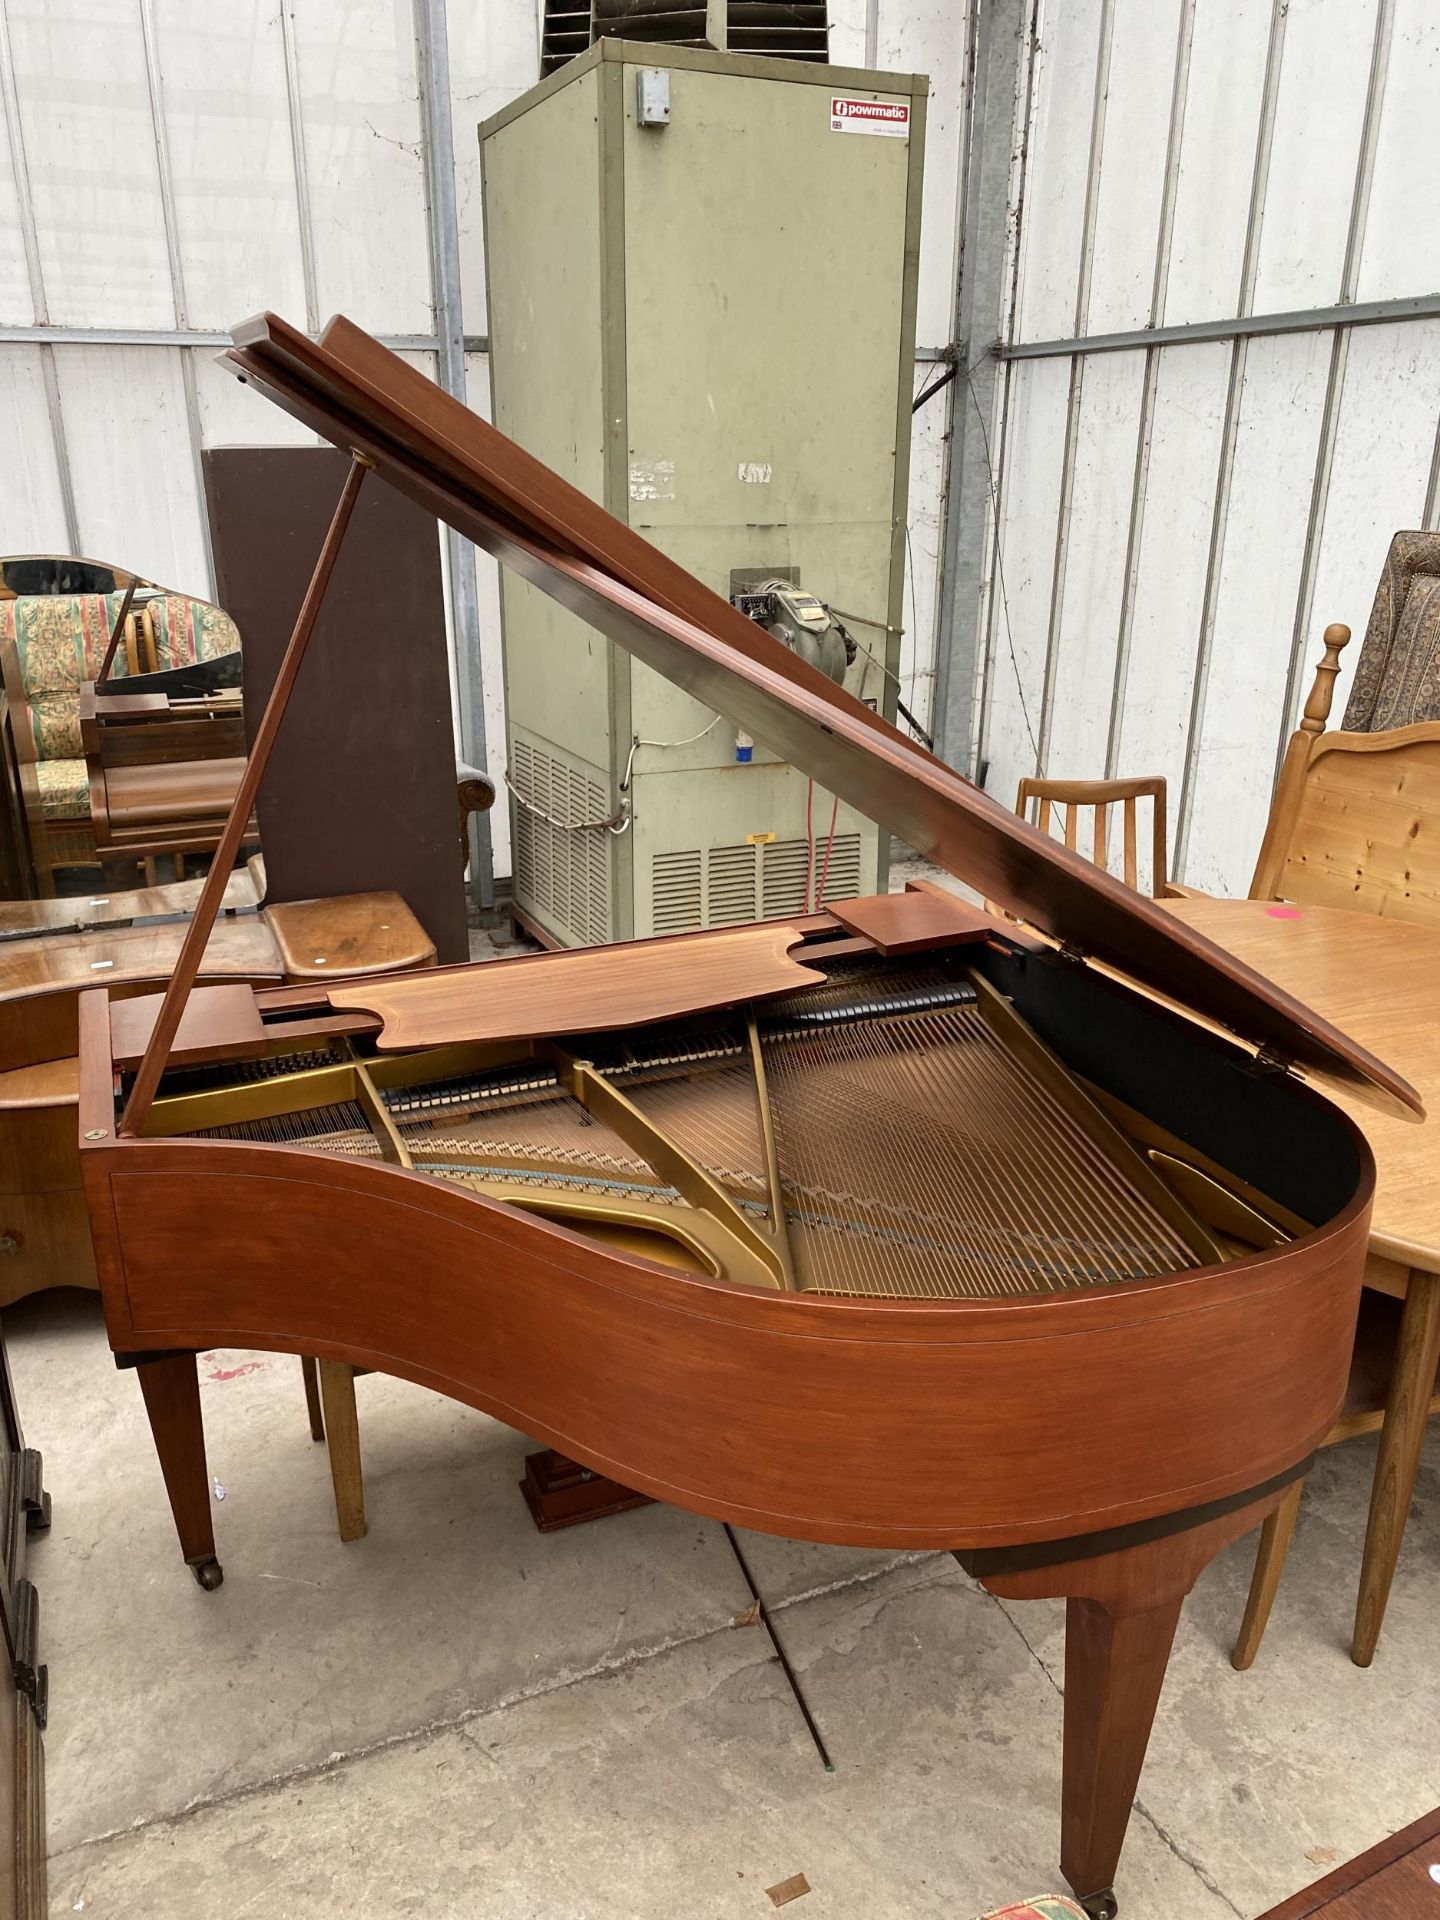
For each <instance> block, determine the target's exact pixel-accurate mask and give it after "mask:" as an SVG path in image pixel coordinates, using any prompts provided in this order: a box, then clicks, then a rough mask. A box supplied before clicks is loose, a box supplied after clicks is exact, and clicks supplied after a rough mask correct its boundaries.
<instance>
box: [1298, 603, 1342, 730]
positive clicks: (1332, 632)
mask: <svg viewBox="0 0 1440 1920" xmlns="http://www.w3.org/2000/svg"><path fill="white" fill-rule="evenodd" d="M1349 643H1350V629H1349V628H1348V627H1346V626H1341V625H1340V624H1339V623H1338V622H1337V623H1336V625H1335V626H1333V627H1326V629H1325V657H1324V659H1323V660H1322V661H1321V662H1320V664H1319V666H1318V667H1316V669H1315V684H1314V686H1313V687H1311V689H1310V698H1309V699H1308V700H1307V701H1306V702H1305V712H1304V715H1303V716H1302V718H1301V721H1300V731H1301V732H1302V733H1323V732H1324V731H1325V722H1326V721H1327V720H1328V719H1329V718H1330V702H1331V701H1332V700H1333V699H1334V698H1335V676H1336V674H1337V673H1339V671H1340V654H1341V651H1342V649H1343V648H1345V647H1347V646H1348V645H1349Z"/></svg>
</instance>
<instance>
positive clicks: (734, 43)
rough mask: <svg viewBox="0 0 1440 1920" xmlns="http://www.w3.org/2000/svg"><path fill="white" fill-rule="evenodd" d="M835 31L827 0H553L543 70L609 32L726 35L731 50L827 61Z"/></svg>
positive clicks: (697, 39)
mask: <svg viewBox="0 0 1440 1920" xmlns="http://www.w3.org/2000/svg"><path fill="white" fill-rule="evenodd" d="M722 23H723V25H722ZM829 36H830V23H829V7H828V5H827V0H728V4H724V3H723V0H710V4H709V5H706V4H705V0H545V26H544V30H543V33H542V35H541V41H540V72H541V76H542V77H543V76H544V75H546V74H550V73H554V72H555V70H556V68H557V67H563V66H564V64H565V62H566V61H567V60H573V59H574V58H575V56H576V54H577V53H584V51H585V49H586V48H587V47H589V46H590V45H591V44H592V43H593V42H594V41H596V40H603V39H622V40H640V41H647V40H648V41H653V42H654V43H655V45H657V46H667V47H702V46H713V45H715V44H716V43H717V42H718V41H719V40H722V39H723V41H724V42H725V46H726V48H728V50H729V51H730V52H731V53H761V54H770V55H773V56H774V57H776V58H777V59H781V60H814V61H820V62H824V61H825V60H828V59H829V57H830V51H829V44H830V41H829Z"/></svg>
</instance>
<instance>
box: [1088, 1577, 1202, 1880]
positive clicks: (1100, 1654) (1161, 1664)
mask: <svg viewBox="0 0 1440 1920" xmlns="http://www.w3.org/2000/svg"><path fill="white" fill-rule="evenodd" d="M1184 1599H1185V1596H1184V1594H1183V1593H1180V1594H1176V1595H1174V1596H1173V1597H1172V1598H1171V1599H1169V1600H1166V1601H1163V1602H1162V1603H1161V1604H1160V1605H1159V1606H1158V1607H1147V1608H1146V1609H1145V1610H1144V1611H1143V1612H1140V1613H1120V1614H1115V1613H1112V1612H1111V1611H1110V1610H1109V1608H1108V1607H1105V1606H1102V1605H1101V1604H1100V1602H1099V1601H1097V1600H1076V1599H1071V1600H1067V1601H1066V1603H1065V1760H1064V1784H1063V1787H1062V1789H1061V1805H1060V1870H1061V1872H1062V1873H1063V1874H1064V1875H1065V1878H1066V1879H1067V1880H1068V1881H1069V1882H1070V1885H1071V1886H1072V1887H1073V1888H1074V1889H1075V1891H1076V1893H1078V1894H1079V1895H1080V1897H1081V1899H1082V1900H1083V1901H1084V1902H1085V1904H1086V1906H1087V1908H1088V1910H1089V1911H1090V1913H1091V1914H1092V1915H1096V1916H1101V1915H1104V1914H1106V1913H1107V1912H1108V1913H1113V1912H1114V1910H1115V1897H1114V1894H1113V1892H1112V1891H1111V1888H1112V1886H1113V1884H1114V1880H1115V1869H1116V1868H1117V1866H1118V1865H1119V1863H1120V1849H1121V1847H1122V1846H1123V1845H1124V1842H1125V1829H1126V1828H1127V1826H1128V1825H1129V1823H1130V1809H1131V1808H1132V1807H1133V1806H1134V1804H1135V1790H1136V1788H1137V1787H1138V1786H1139V1784H1140V1769H1141V1767H1142V1766H1143V1765H1144V1762H1145V1749H1146V1747H1147V1746H1148V1745H1149V1741H1150V1728H1151V1725H1152V1723H1153V1722H1154V1719H1155V1708H1156V1706H1157V1705H1158V1704H1159V1700H1160V1689H1161V1687H1162V1686H1163V1685H1164V1682H1165V1668H1166V1664H1167V1662H1168V1661H1169V1659H1170V1648H1171V1644H1172V1643H1173V1641H1174V1638H1175V1629H1176V1627H1177V1626H1178V1624H1179V1621H1180V1608H1181V1606H1182V1605H1183V1604H1184Z"/></svg>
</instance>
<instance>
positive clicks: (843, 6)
mask: <svg viewBox="0 0 1440 1920" xmlns="http://www.w3.org/2000/svg"><path fill="white" fill-rule="evenodd" d="M868 17H869V0H830V64H831V65H832V66H835V67H863V66H866V65H868V64H869V56H868V53H867V49H866V42H867V37H868V36H867V33H866V25H867V21H868Z"/></svg>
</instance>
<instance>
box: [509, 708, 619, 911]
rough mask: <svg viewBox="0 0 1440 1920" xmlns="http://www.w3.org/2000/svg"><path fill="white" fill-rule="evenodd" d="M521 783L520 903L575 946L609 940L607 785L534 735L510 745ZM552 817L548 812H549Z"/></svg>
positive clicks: (515, 777) (513, 770) (515, 779)
mask: <svg viewBox="0 0 1440 1920" xmlns="http://www.w3.org/2000/svg"><path fill="white" fill-rule="evenodd" d="M510 779H511V782H512V784H513V786H514V788H515V806H514V814H515V893H516V899H517V901H518V903H519V905H520V906H521V908H522V909H523V910H524V911H525V912H527V913H532V914H534V916H535V918H536V919H537V920H538V921H539V922H540V924H541V925H542V926H544V927H548V928H549V929H550V931H551V932H553V933H555V934H556V935H558V936H559V937H560V938H561V939H563V940H565V941H567V942H569V943H570V944H571V945H573V946H581V947H587V946H600V945H602V944H603V943H604V942H605V941H606V940H608V939H609V938H610V835H609V833H608V832H607V831H606V829H605V828H604V827H589V826H571V827H567V826H564V825H557V824H556V822H565V821H586V820H601V819H603V818H605V816H606V813H607V811H608V802H607V800H606V796H605V791H604V789H603V788H602V787H601V786H599V785H598V784H597V782H596V781H595V780H593V779H591V778H590V776H589V775H588V774H586V773H584V772H582V771H581V770H580V769H579V768H577V767H570V766H567V765H566V764H565V763H564V761H562V760H557V759H555V758H554V757H553V756H552V755H550V754H548V753H545V752H542V750H541V749H540V748H539V747H536V746H534V745H533V744H532V743H531V742H530V741H528V740H521V739H516V740H513V741H512V742H511V746H510ZM547 816H548V817H547Z"/></svg>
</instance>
